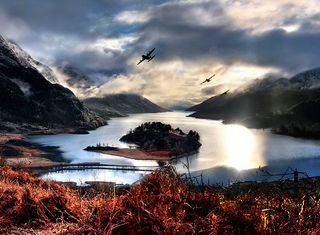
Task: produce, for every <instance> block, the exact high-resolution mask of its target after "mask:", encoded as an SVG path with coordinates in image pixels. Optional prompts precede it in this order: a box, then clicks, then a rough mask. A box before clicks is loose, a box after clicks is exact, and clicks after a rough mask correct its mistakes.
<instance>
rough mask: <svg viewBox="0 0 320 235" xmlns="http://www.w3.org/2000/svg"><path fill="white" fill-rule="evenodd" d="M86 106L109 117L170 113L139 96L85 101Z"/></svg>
mask: <svg viewBox="0 0 320 235" xmlns="http://www.w3.org/2000/svg"><path fill="white" fill-rule="evenodd" d="M83 102H84V104H85V105H86V106H87V107H89V108H90V109H92V110H94V111H95V112H97V113H99V114H100V115H103V116H107V117H112V116H113V117H119V116H126V115H127V114H130V113H157V112H165V111H168V110H166V109H164V108H162V107H160V106H158V105H156V104H154V103H152V102H151V101H150V100H148V99H146V98H144V97H142V96H140V95H137V94H115V95H106V96H104V97H101V98H98V97H95V98H88V99H85V100H83Z"/></svg>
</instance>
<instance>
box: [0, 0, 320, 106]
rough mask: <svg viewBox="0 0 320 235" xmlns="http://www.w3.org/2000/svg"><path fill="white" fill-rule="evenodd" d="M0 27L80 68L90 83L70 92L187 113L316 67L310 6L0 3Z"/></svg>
mask: <svg viewBox="0 0 320 235" xmlns="http://www.w3.org/2000/svg"><path fill="white" fill-rule="evenodd" d="M0 22H1V27H0V33H1V35H2V36H4V37H6V38H9V39H12V40H14V41H15V42H17V43H18V44H19V45H20V46H21V47H22V48H23V49H24V50H26V51H27V52H28V53H30V55H31V56H32V57H34V58H35V59H37V60H39V61H41V62H43V63H46V64H48V65H50V66H51V67H53V68H56V67H57V68H58V65H61V64H71V65H72V66H75V67H77V68H80V69H81V70H83V71H85V72H87V73H88V74H89V75H90V76H91V77H92V78H93V79H94V80H95V81H96V83H95V85H93V86H92V87H91V88H90V90H89V92H88V91H84V90H75V88H73V91H75V93H76V94H77V95H78V96H79V97H81V96H84V95H88V94H89V95H91V96H102V95H104V94H110V93H120V92H128V93H139V94H141V95H144V96H145V97H147V98H149V99H150V100H152V101H154V102H156V103H158V104H161V105H163V106H166V107H174V108H175V107H186V106H189V105H192V104H196V103H199V102H201V101H203V100H205V99H207V98H209V97H212V96H214V95H217V94H219V93H221V92H223V91H225V90H227V89H230V90H231V91H234V90H237V89H240V88H241V87H243V86H245V85H246V84H248V83H250V82H252V81H253V80H254V79H257V78H263V77H268V76H271V75H272V76H279V77H280V76H292V75H294V74H295V73H298V72H302V71H304V70H307V69H312V68H315V67H320V9H319V7H318V0H304V1H303V0H277V1H273V0H265V1H260V0H210V1H206V0H203V1H202V0H185V1H183V0H175V1H161V0H150V1H142V0H141V1H139V0H137V1H131V0H94V1H92V0H68V1H65V0H46V1H40V0H24V1H21V0H10V1H7V0H2V1H0ZM154 47H155V48H156V50H155V55H156V56H155V58H154V59H153V60H152V61H150V62H143V63H142V64H140V65H138V66H137V63H138V61H139V60H140V58H141V54H143V53H146V52H147V51H149V50H151V49H152V48H154ZM58 74H59V73H58ZM212 74H216V77H215V78H214V79H213V80H212V81H211V82H210V83H208V84H204V85H201V86H200V83H201V82H202V81H203V80H205V79H206V78H208V77H210V76H211V75H212ZM61 77H62V78H63V79H65V76H61Z"/></svg>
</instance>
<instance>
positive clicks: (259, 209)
mask: <svg viewBox="0 0 320 235" xmlns="http://www.w3.org/2000/svg"><path fill="white" fill-rule="evenodd" d="M317 187H319V179H316V178H315V179H312V178H311V179H307V180H305V181H301V183H294V182H292V181H283V182H271V183H260V184H259V183H249V182H248V183H244V184H243V185H241V184H240V183H239V184H235V185H233V186H231V187H229V188H221V187H207V186H202V187H199V186H198V187H195V186H192V185H190V184H188V181H183V180H182V179H181V178H180V177H179V175H177V173H176V172H175V171H174V169H172V168H171V167H166V168H162V169H160V170H157V171H155V172H153V173H151V174H150V175H148V176H147V177H146V178H144V179H143V180H142V181H140V182H139V183H136V184H135V185H134V186H132V187H131V188H130V189H129V191H127V190H122V192H118V195H114V194H111V195H107V194H105V193H99V192H97V191H94V190H91V191H85V188H84V189H74V188H67V187H66V186H63V185H61V184H58V183H55V182H48V181H44V180H41V179H38V178H35V177H32V176H31V175H29V174H28V173H24V172H16V171H13V170H11V169H10V168H8V167H1V168H0V200H1V203H0V224H1V226H0V233H5V234H7V233H8V234H30V233H32V234H128V231H130V233H129V234H319V223H318V218H319V216H320V208H319V203H318V200H319V199H318V198H319V191H318V190H316V189H317ZM82 188H83V187H82ZM82 190H83V191H82Z"/></svg>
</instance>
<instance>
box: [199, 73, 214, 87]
mask: <svg viewBox="0 0 320 235" xmlns="http://www.w3.org/2000/svg"><path fill="white" fill-rule="evenodd" d="M214 76H216V75H215V74H213V75H212V76H211V77H209V78H207V79H206V80H204V81H203V82H201V83H200V85H202V84H204V83H206V82H210V81H211V79H212V78H213V77H214Z"/></svg>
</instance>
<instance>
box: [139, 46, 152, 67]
mask: <svg viewBox="0 0 320 235" xmlns="http://www.w3.org/2000/svg"><path fill="white" fill-rule="evenodd" d="M155 49H156V48H153V49H152V50H151V51H149V52H148V53H147V54H146V55H142V59H141V60H140V61H139V63H138V64H137V65H139V64H141V63H142V61H144V60H148V62H149V61H150V60H152V59H153V58H154V57H155V55H153V56H152V55H151V54H152V52H154V50H155Z"/></svg>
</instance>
